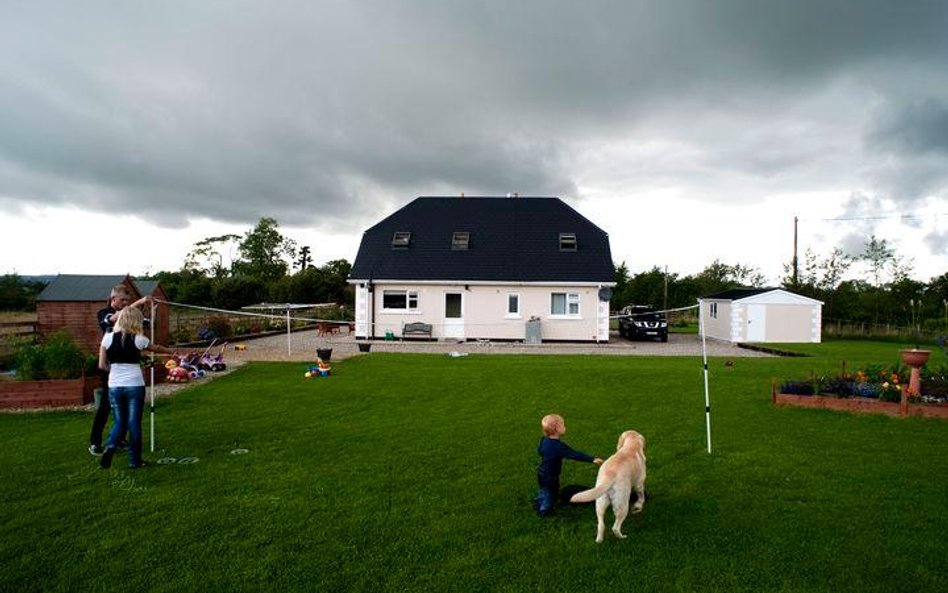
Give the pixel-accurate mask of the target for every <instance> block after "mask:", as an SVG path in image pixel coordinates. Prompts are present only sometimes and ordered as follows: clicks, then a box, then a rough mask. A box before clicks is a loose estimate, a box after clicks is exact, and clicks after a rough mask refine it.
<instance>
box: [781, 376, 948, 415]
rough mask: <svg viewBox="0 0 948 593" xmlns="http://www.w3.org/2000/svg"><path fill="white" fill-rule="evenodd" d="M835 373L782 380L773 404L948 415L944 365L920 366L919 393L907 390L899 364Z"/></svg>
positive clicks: (946, 379) (904, 413) (857, 410)
mask: <svg viewBox="0 0 948 593" xmlns="http://www.w3.org/2000/svg"><path fill="white" fill-rule="evenodd" d="M845 368H846V367H845V363H844V364H843V372H842V374H840V375H839V376H837V377H817V376H813V377H810V378H809V379H807V380H802V381H801V380H792V381H785V382H784V383H782V384H780V385H779V387H778V385H777V383H776V382H774V384H773V386H772V400H773V403H774V404H776V405H787V406H797V407H806V408H828V409H833V410H843V411H848V412H869V413H881V414H889V415H891V416H931V417H940V418H948V369H945V368H941V369H937V370H931V369H928V368H923V370H922V373H921V387H920V389H919V391H920V393H918V394H913V393H909V392H908V387H907V385H906V383H907V380H906V379H907V378H908V375H909V372H908V370H907V368H906V367H904V366H902V365H898V364H896V365H893V366H891V367H883V366H875V365H869V366H867V367H866V368H864V369H860V370H857V371H856V372H855V373H852V374H850V373H847V372H846V370H845Z"/></svg>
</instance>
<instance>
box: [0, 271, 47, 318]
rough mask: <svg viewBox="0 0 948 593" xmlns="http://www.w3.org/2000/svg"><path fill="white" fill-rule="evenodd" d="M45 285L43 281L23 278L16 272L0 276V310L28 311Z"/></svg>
mask: <svg viewBox="0 0 948 593" xmlns="http://www.w3.org/2000/svg"><path fill="white" fill-rule="evenodd" d="M45 287H46V283H45V282H36V281H30V280H25V279H23V278H21V277H20V276H18V275H17V274H4V275H3V276H0V311H29V310H30V309H32V308H33V307H34V306H35V303H36V295H37V294H39V293H40V292H42V291H43V289H44V288H45Z"/></svg>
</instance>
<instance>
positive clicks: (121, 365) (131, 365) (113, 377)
mask: <svg viewBox="0 0 948 593" xmlns="http://www.w3.org/2000/svg"><path fill="white" fill-rule="evenodd" d="M143 324H144V318H143V316H142V312H141V311H140V310H138V309H136V308H135V307H125V308H124V309H122V310H121V311H119V312H118V318H117V319H116V321H115V330H114V331H113V332H111V333H107V334H105V336H103V338H102V345H101V346H100V347H99V368H100V369H102V370H103V371H106V372H108V373H109V402H110V403H111V404H112V415H113V417H114V422H113V424H112V430H111V432H109V439H108V442H107V444H106V449H105V453H104V454H103V455H102V460H101V462H100V465H101V466H102V467H103V468H109V467H111V466H112V456H113V455H115V449H116V447H117V445H118V442H119V439H121V438H122V436H123V435H124V434H125V432H126V431H128V433H129V440H130V442H129V448H128V466H129V467H130V468H132V469H136V468H139V467H142V466H144V465H145V462H144V461H142V411H143V408H144V405H145V378H144V377H143V376H142V369H141V360H142V352H154V353H160V354H172V353H173V351H172V350H170V349H168V348H165V347H164V346H159V345H157V344H151V343H149V341H148V338H146V337H145V335H144V334H143V333H142V332H143V329H142V326H143Z"/></svg>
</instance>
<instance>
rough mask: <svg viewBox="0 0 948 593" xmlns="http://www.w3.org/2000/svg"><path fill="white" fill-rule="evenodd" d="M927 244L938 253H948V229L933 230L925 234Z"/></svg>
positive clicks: (932, 250)
mask: <svg viewBox="0 0 948 593" xmlns="http://www.w3.org/2000/svg"><path fill="white" fill-rule="evenodd" d="M925 245H927V246H928V248H929V249H931V252H932V253H934V254H936V255H948V231H932V232H930V233H928V234H927V235H925Z"/></svg>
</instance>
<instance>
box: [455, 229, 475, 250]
mask: <svg viewBox="0 0 948 593" xmlns="http://www.w3.org/2000/svg"><path fill="white" fill-rule="evenodd" d="M470 243H471V233H469V232H467V231H457V232H455V233H454V234H453V235H452V236H451V249H453V250H455V251H467V248H468V247H469V246H470Z"/></svg>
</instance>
